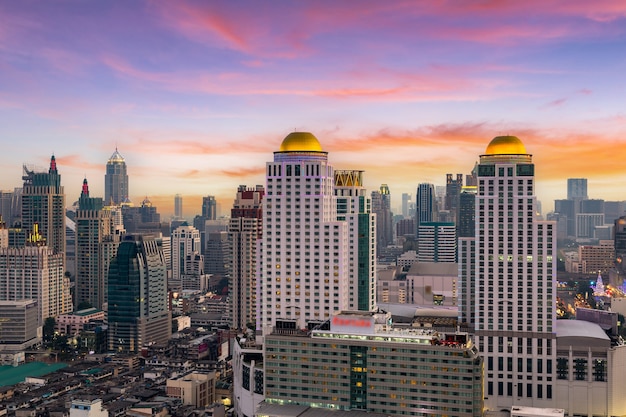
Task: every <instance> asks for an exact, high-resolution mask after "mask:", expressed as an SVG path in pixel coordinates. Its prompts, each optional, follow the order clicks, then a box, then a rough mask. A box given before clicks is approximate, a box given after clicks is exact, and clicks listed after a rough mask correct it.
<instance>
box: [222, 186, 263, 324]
mask: <svg viewBox="0 0 626 417" xmlns="http://www.w3.org/2000/svg"><path fill="white" fill-rule="evenodd" d="M264 194H265V189H264V188H263V186H261V185H257V186H256V188H247V187H246V186H245V185H240V186H239V188H238V189H237V197H236V198H235V201H234V203H233V208H232V209H231V210H230V223H229V225H228V236H229V239H230V243H231V248H232V255H231V262H232V264H231V269H230V285H229V290H230V291H229V294H230V303H231V317H232V328H233V329H244V328H245V327H246V325H247V324H248V323H254V324H256V300H257V298H256V290H257V281H256V269H257V241H258V240H259V239H261V238H262V237H263V214H262V213H263V208H262V201H263V195H264Z"/></svg>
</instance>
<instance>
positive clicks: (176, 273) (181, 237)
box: [171, 222, 200, 284]
mask: <svg viewBox="0 0 626 417" xmlns="http://www.w3.org/2000/svg"><path fill="white" fill-rule="evenodd" d="M171 241H172V281H174V282H178V283H179V284H180V281H181V279H182V276H183V275H184V274H185V259H186V258H187V256H189V255H191V254H193V253H198V254H199V253H200V232H199V231H198V230H197V229H196V228H195V227H193V226H189V225H188V224H187V222H184V223H183V224H181V225H180V226H178V227H177V228H176V229H174V231H173V232H172V236H171Z"/></svg>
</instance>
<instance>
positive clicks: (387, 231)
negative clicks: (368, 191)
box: [372, 184, 393, 254]
mask: <svg viewBox="0 0 626 417" xmlns="http://www.w3.org/2000/svg"><path fill="white" fill-rule="evenodd" d="M372 213H374V214H375V215H376V253H377V254H380V253H381V252H382V250H383V249H385V248H386V247H387V246H389V245H391V244H393V215H392V213H391V193H390V191H389V186H387V184H382V185H381V186H380V189H379V191H372Z"/></svg>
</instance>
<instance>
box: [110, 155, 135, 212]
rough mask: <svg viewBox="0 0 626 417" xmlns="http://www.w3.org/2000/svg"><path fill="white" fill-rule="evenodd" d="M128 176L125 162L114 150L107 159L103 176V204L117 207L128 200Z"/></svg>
mask: <svg viewBox="0 0 626 417" xmlns="http://www.w3.org/2000/svg"><path fill="white" fill-rule="evenodd" d="M128 196H129V192H128V174H127V172H126V161H125V160H124V158H123V157H122V155H120V153H119V152H118V151H117V148H115V152H113V155H111V157H110V158H109V160H108V161H107V165H106V173H105V174H104V204H105V205H107V206H117V205H120V204H122V203H124V202H126V201H127V200H128Z"/></svg>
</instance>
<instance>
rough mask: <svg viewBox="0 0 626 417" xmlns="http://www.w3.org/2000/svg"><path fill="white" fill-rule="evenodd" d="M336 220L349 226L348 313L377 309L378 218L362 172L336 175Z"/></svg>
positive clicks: (341, 172)
mask: <svg viewBox="0 0 626 417" xmlns="http://www.w3.org/2000/svg"><path fill="white" fill-rule="evenodd" d="M335 196H336V197H337V220H340V221H345V222H347V226H348V234H349V238H348V239H349V252H348V253H349V254H350V256H351V257H352V258H353V259H352V260H351V261H350V262H349V265H348V275H349V279H350V288H352V291H350V293H349V302H348V305H349V307H348V308H349V309H350V310H361V311H373V310H375V308H376V230H377V229H376V215H375V214H374V213H372V202H371V199H370V198H369V196H368V195H367V191H366V190H365V187H364V185H363V171H343V170H342V171H335Z"/></svg>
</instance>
